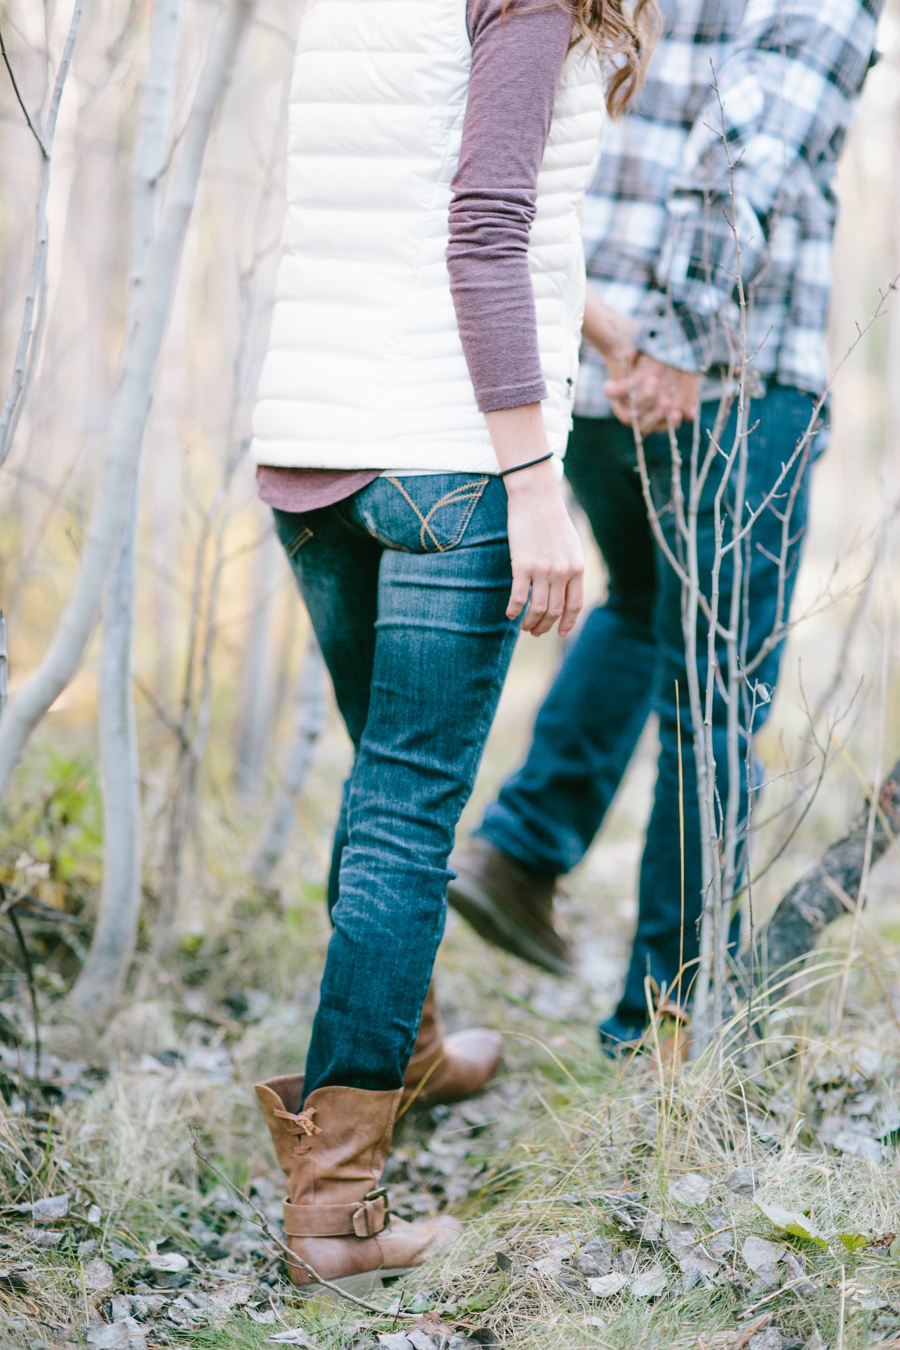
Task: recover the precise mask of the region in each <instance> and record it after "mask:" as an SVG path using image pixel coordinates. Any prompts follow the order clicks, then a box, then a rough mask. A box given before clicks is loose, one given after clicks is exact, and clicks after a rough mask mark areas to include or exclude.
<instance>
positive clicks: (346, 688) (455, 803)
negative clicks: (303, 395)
mask: <svg viewBox="0 0 900 1350" xmlns="http://www.w3.org/2000/svg"><path fill="white" fill-rule="evenodd" d="M275 521H276V527H277V529H278V534H279V537H280V538H281V542H282V543H283V545H284V547H285V549H286V551H287V554H288V557H289V559H290V562H291V566H292V567H293V570H294V573H295V575H296V577H297V581H298V582H299V585H300V589H301V591H302V593H303V598H304V600H305V601H306V606H307V609H308V610H309V614H310V617H311V619H312V623H313V627H314V629H315V632H316V636H317V638H318V640H319V645H320V646H321V648H322V653H323V656H324V658H325V662H326V664H327V666H328V670H329V672H330V674H331V678H332V681H333V683H334V691H335V696H336V698H337V702H338V707H339V708H340V711H341V715H342V716H343V719H344V722H345V723H346V726H347V730H348V732H349V734H350V737H351V740H352V741H353V745H354V748H355V750H356V755H355V758H354V763H353V769H352V772H351V775H350V778H349V780H348V783H347V785H346V789H345V795H344V807H343V809H342V812H341V821H340V823H339V827H338V833H337V838H336V845H335V867H334V876H333V878H332V882H331V885H330V887H329V890H330V896H329V899H330V909H331V918H332V923H333V925H334V931H333V932H332V935H331V940H330V942H329V944H328V957H327V960H326V964H325V973H324V975H323V977H322V986H321V991H320V997H319V1008H318V1011H317V1013H316V1017H315V1021H314V1023H313V1031H312V1040H311V1043H310V1047H309V1053H308V1056H307V1061H306V1083H305V1095H308V1094H309V1093H310V1092H312V1091H314V1090H315V1089H316V1088H319V1087H327V1086H330V1085H337V1086H342V1087H355V1088H364V1089H368V1090H370V1091H379V1090H390V1089H393V1088H398V1087H400V1085H401V1083H402V1081H403V1074H404V1072H405V1069H406V1065H407V1063H408V1061H409V1057H410V1055H411V1053H412V1049H413V1045H414V1043H415V1039H416V1035H417V1032H418V1028H419V1021H420V1018H421V1013H422V1005H423V1003H424V1001H425V995H426V992H427V990H428V984H429V981H430V980H431V971H432V966H433V964H434V958H435V954H436V952H437V948H438V944H439V943H440V940H441V936H442V934H443V931H444V921H445V917H446V902H447V883H448V881H449V880H450V876H451V873H450V872H449V871H448V869H447V858H448V856H449V854H450V850H451V848H452V846H453V837H454V831H455V828H456V824H457V822H458V820H459V817H460V814H461V812H462V809H463V806H464V805H465V803H466V801H467V799H468V797H469V794H470V792H471V790H472V784H473V782H474V780H475V774H476V772H477V769H478V764H479V761H480V759H481V753H482V750H483V748H484V743H485V740H486V739H487V734H488V731H489V729H490V725H491V722H492V720H493V716H494V712H495V710H496V707H497V700H498V698H499V696H500V690H501V688H502V686H503V680H504V677H505V675H506V671H507V667H508V665H509V661H510V657H511V656H512V651H513V647H514V645H515V640H516V633H517V631H518V624H517V623H513V622H511V621H510V620H509V619H508V618H507V617H506V606H507V604H508V602H509V592H510V586H511V582H512V573H511V568H510V561H509V545H508V542H507V533H506V490H505V488H504V486H503V483H502V482H501V481H500V480H499V479H498V478H495V477H490V476H488V475H484V476H475V475H472V474H430V475H424V476H420V477H412V478H409V477H406V478H397V479H393V478H378V479H376V480H375V482H374V483H371V484H370V485H369V486H368V487H366V488H364V489H363V490H362V491H361V492H359V493H357V494H356V495H355V496H353V497H350V498H347V499H346V500H344V501H342V502H338V503H336V504H335V505H334V506H327V507H324V508H322V509H321V510H318V511H310V512H307V513H304V514H302V515H297V514H292V513H287V512H283V511H276V512H275Z"/></svg>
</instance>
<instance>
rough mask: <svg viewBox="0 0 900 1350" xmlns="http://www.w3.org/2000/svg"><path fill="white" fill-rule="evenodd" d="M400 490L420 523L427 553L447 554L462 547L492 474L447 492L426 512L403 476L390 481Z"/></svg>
mask: <svg viewBox="0 0 900 1350" xmlns="http://www.w3.org/2000/svg"><path fill="white" fill-rule="evenodd" d="M387 481H388V482H389V483H391V484H392V485H393V487H395V488H396V489H397V491H398V492H399V493H400V496H401V497H402V498H403V500H404V501H405V502H406V503H407V505H408V506H409V508H410V510H411V511H412V512H413V513H414V515H415V517H416V519H417V520H418V522H419V547H420V548H421V549H422V552H423V553H447V552H449V551H450V550H451V549H454V548H458V547H459V545H460V544H461V543H462V540H463V536H464V535H465V532H466V530H467V528H468V525H469V521H470V520H471V519H472V514H473V512H474V510H475V507H476V506H477V505H478V503H479V502H480V501H481V498H482V495H483V493H484V490H485V488H486V487H487V485H488V483H489V482H490V479H489V478H488V477H484V478H475V479H471V480H470V481H469V482H466V483H461V484H460V485H459V486H458V487H455V488H452V489H451V491H450V492H445V493H444V495H443V497H440V498H439V499H438V500H437V501H436V502H435V503H434V505H433V506H430V507H429V508H428V510H427V511H423V510H422V508H421V507H420V506H419V504H418V503H417V502H415V501H414V500H413V498H412V497H411V496H410V494H409V493H408V492H407V490H406V488H405V487H404V486H403V483H402V481H401V480H400V479H399V478H389V479H388V480H387Z"/></svg>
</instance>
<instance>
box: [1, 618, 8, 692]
mask: <svg viewBox="0 0 900 1350" xmlns="http://www.w3.org/2000/svg"><path fill="white" fill-rule="evenodd" d="M8 697H9V652H8V651H7V647H6V617H5V615H4V613H3V610H2V609H0V717H2V716H3V709H4V708H5V707H6V700H7V698H8Z"/></svg>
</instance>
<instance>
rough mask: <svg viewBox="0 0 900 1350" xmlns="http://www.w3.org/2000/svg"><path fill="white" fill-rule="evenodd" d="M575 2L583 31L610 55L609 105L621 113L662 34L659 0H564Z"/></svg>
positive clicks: (613, 112)
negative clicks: (632, 2)
mask: <svg viewBox="0 0 900 1350" xmlns="http://www.w3.org/2000/svg"><path fill="white" fill-rule="evenodd" d="M560 3H562V4H565V5H567V6H568V5H571V7H572V9H573V10H574V13H575V27H576V29H577V31H578V32H579V33H580V35H581V36H582V37H583V38H584V39H585V40H586V41H587V42H589V43H590V44H591V46H592V47H596V49H597V51H598V52H600V54H601V56H604V57H606V58H607V59H608V64H609V67H610V78H609V82H608V84H607V86H606V106H607V109H608V110H609V113H610V116H612V117H619V116H621V114H622V113H623V112H625V110H626V108H627V107H628V105H629V103H630V102H631V100H632V99H633V98H634V96H635V94H636V93H637V92H638V90H639V89H640V87H641V85H642V83H643V80H644V73H645V71H646V69H647V62H648V61H649V59H650V54H651V52H652V51H653V47H654V45H655V43H656V39H657V37H658V36H659V30H660V18H659V10H658V9H657V8H656V0H635V2H634V4H630V3H629V0H624V3H623V0H560Z"/></svg>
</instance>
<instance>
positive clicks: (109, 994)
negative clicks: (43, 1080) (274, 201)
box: [70, 0, 182, 1013]
mask: <svg viewBox="0 0 900 1350" xmlns="http://www.w3.org/2000/svg"><path fill="white" fill-rule="evenodd" d="M181 13H182V0H156V4H155V5H154V9H153V15H152V18H151V21H150V57H149V61H148V65H147V73H146V75H145V77H144V81H143V84H142V86H141V95H140V106H139V111H138V122H137V133H136V136H135V143H134V152H133V156H132V169H131V240H130V243H131V247H130V257H129V296H128V316H127V320H126V333H128V334H131V333H133V332H134V330H135V328H136V325H137V322H138V319H139V316H140V310H141V303H142V300H143V296H144V284H145V282H146V277H147V267H148V263H149V260H150V254H151V250H152V247H153V241H154V238H155V236H156V231H157V228H158V223H159V212H160V204H161V197H162V185H163V175H164V171H165V166H166V162H167V160H168V158H169V152H170V143H171V135H172V111H173V106H174V100H175V84H176V80H177V76H178V56H179V50H180V41H179V39H180V28H181ZM139 483H140V477H139V474H138V472H137V471H136V472H135V474H134V477H133V481H132V486H131V495H130V501H129V504H128V513H127V516H126V519H125V524H124V527H123V530H122V537H121V542H120V544H119V550H118V555H117V558H116V562H115V566H114V568H113V573H112V576H111V577H110V580H109V584H108V587H107V593H106V604H105V607H104V614H103V646H102V651H101V658H100V699H99V709H98V720H99V730H100V768H101V780H102V789H103V884H102V887H101V892H100V904H99V908H98V911H97V922H96V924H95V926H94V934H93V939H92V942H91V949H90V952H89V953H88V958H87V960H86V962H85V964H84V967H83V968H82V971H81V974H80V976H79V978H78V980H77V982H76V984H75V986H74V988H73V990H72V993H71V995H70V1001H71V1003H72V1005H73V1006H74V1007H75V1008H77V1009H78V1010H79V1011H80V1012H92V1013H99V1012H101V1011H103V1010H105V1009H107V1008H109V1007H110V1006H111V1005H112V1004H113V1003H114V1002H115V1001H116V999H117V998H118V996H119V994H120V993H121V991H122V986H123V985H124V982H125V978H126V976H127V974H128V968H129V966H130V964H131V959H132V956H133V955H134V947H135V943H136V941H137V930H138V916H139V914H140V906H141V796H140V763H139V759H138V741H137V723H136V718H135V710H134V691H133V689H132V665H131V653H132V638H133V632H134V602H135V586H136V580H137V524H138V515H139Z"/></svg>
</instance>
